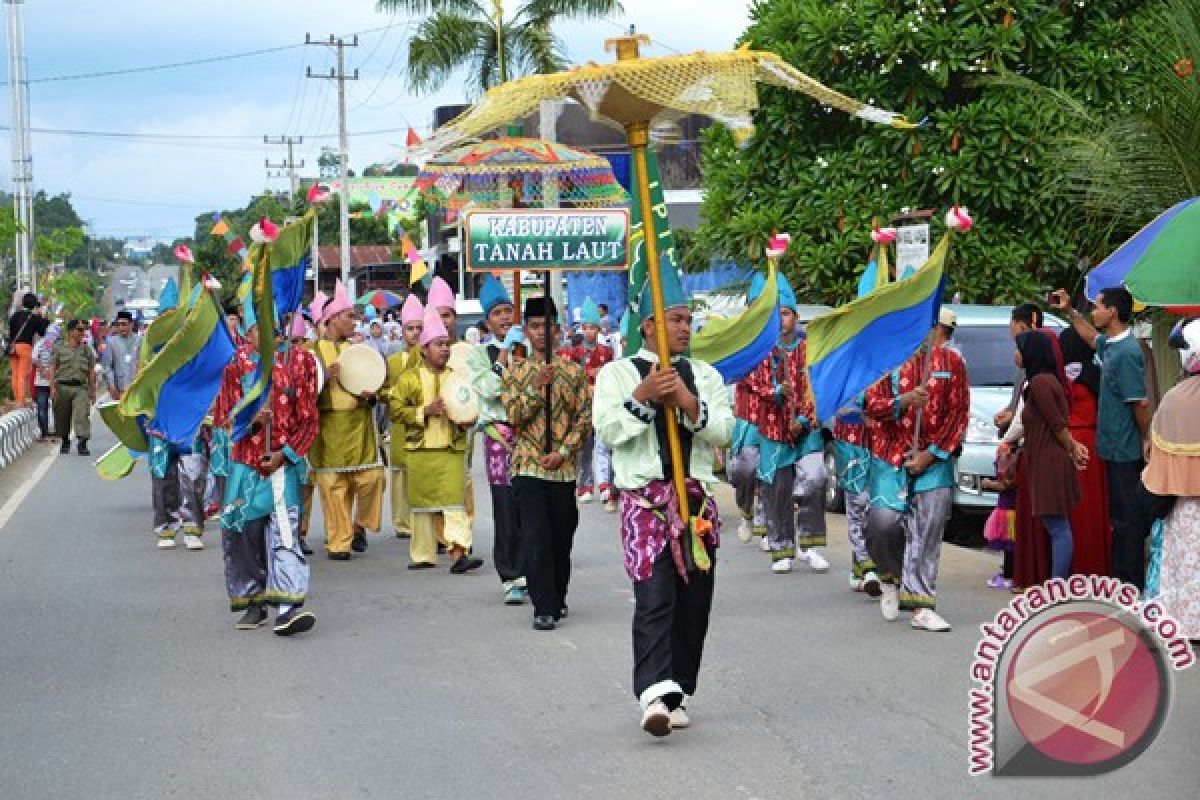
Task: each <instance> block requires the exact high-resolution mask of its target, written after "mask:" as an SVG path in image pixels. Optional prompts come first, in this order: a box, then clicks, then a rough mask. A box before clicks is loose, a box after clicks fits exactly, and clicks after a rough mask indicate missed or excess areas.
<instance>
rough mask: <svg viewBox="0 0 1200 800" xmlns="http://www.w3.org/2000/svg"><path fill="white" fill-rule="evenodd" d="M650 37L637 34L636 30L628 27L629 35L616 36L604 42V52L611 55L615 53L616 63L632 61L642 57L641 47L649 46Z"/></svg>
mask: <svg viewBox="0 0 1200 800" xmlns="http://www.w3.org/2000/svg"><path fill="white" fill-rule="evenodd" d="M649 44H650V37H649V36H647V35H646V34H644V33H638V32H637V30H636V29H635V28H634V27H633V26H632V25H630V26H629V35H627V36H618V37H616V38H615V39H605V40H604V52H606V53H611V52H612V51H613V50H616V51H617V61H632V60H634V59H636V58H641V57H642V51H641V46H642V45H647V46H648V45H649Z"/></svg>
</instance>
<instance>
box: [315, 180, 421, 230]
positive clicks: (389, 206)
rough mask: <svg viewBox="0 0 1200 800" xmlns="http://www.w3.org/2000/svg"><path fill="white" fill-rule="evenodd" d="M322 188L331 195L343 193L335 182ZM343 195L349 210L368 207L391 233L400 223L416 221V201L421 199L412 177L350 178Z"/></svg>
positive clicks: (339, 182) (339, 185)
mask: <svg viewBox="0 0 1200 800" xmlns="http://www.w3.org/2000/svg"><path fill="white" fill-rule="evenodd" d="M325 185H327V186H328V187H329V188H330V190H331V191H333V192H340V191H341V189H342V181H341V179H334V180H332V181H329V182H327V183H326V184H325ZM346 194H347V195H348V196H349V199H350V207H351V208H354V207H355V206H367V207H368V208H369V209H370V210H371V213H372V214H374V215H375V216H377V217H381V216H386V217H387V220H388V229H389V230H393V231H394V230H395V229H396V226H397V225H400V224H401V222H402V221H404V220H408V221H412V220H415V219H416V218H417V200H418V199H419V198H420V195H421V193H420V191H419V190H418V189H417V179H416V178H415V177H412V176H403V177H378V178H366V177H359V178H349V179H347V181H346Z"/></svg>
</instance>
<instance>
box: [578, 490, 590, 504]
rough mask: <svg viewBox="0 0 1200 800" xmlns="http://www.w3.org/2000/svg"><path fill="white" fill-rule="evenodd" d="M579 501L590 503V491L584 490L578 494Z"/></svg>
mask: <svg viewBox="0 0 1200 800" xmlns="http://www.w3.org/2000/svg"><path fill="white" fill-rule="evenodd" d="M579 502H581V503H590V502H592V493H591V492H584V493H583V494H581V495H579Z"/></svg>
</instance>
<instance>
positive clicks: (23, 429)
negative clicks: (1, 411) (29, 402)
mask: <svg viewBox="0 0 1200 800" xmlns="http://www.w3.org/2000/svg"><path fill="white" fill-rule="evenodd" d="M37 435H38V426H37V414H36V413H34V411H33V409H32V408H22V409H18V410H16V411H10V412H8V413H7V414H5V415H4V416H2V417H0V469H4V468H5V467H7V466H8V465H9V464H11V463H12V462H13V461H16V460H17V456H19V455H21V453H23V452H25V448H27V447H29V445H31V444H32V443H33V440H34V439H36V438H37Z"/></svg>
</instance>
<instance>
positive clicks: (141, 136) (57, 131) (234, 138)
mask: <svg viewBox="0 0 1200 800" xmlns="http://www.w3.org/2000/svg"><path fill="white" fill-rule="evenodd" d="M313 77H328V76H325V75H314V76H313ZM347 79H348V80H349V78H347ZM9 130H12V128H11V127H10V126H8V125H0V131H9ZM29 130H30V131H31V132H32V133H42V134H47V135H53V136H80V137H90V138H101V139H134V140H141V141H156V140H161V141H164V142H166V141H178V142H185V143H186V142H191V141H202V142H224V143H226V144H235V143H237V142H250V141H253V142H259V143H261V141H262V137H261V136H255V135H250V134H203V133H135V132H133V131H88V130H79V129H74V128H30V129H29ZM404 130H407V128H378V129H376V130H369V131H350V132H349V133H348V134H347V135H348V136H382V135H384V134H392V133H399V132H401V131H404ZM304 135H305V136H306V137H308V138H311V139H335V138H337V137H338V136H340V135H341V134H339V133H313V134H308V133H306V134H304ZM255 149H257V148H255Z"/></svg>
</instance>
